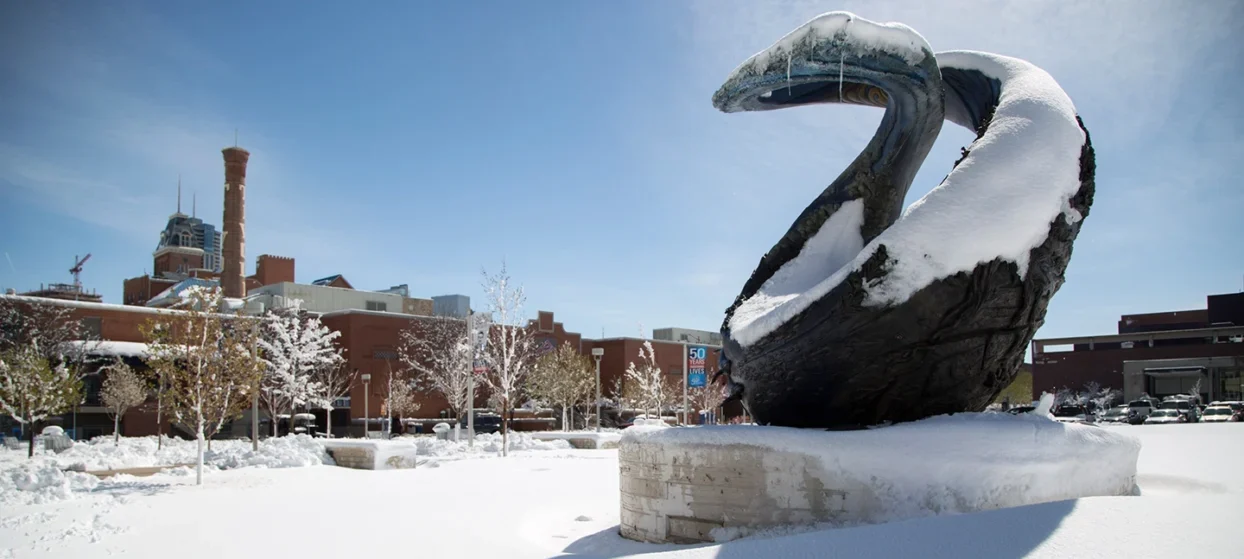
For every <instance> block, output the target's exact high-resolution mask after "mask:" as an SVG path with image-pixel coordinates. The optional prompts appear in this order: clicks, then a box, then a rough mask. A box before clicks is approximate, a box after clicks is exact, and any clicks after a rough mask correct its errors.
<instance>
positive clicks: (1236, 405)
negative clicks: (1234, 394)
mask: <svg viewBox="0 0 1244 559" xmlns="http://www.w3.org/2000/svg"><path fill="white" fill-rule="evenodd" d="M1209 405H1210V406H1227V407H1229V408H1231V409H1233V410H1235V411H1237V412H1240V413H1241V414H1244V402H1239V401H1235V400H1220V401H1217V402H1210V403H1209Z"/></svg>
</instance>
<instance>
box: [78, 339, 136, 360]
mask: <svg viewBox="0 0 1244 559" xmlns="http://www.w3.org/2000/svg"><path fill="white" fill-rule="evenodd" d="M65 345H67V346H69V347H71V348H74V349H81V350H83V351H84V352H85V353H86V354H87V355H95V356H106V357H147V356H148V355H149V354H150V349H149V348H148V346H147V344H144V343H141V342H114V341H106V340H105V341H93V340H73V341H68V342H65Z"/></svg>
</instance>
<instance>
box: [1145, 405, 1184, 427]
mask: <svg viewBox="0 0 1244 559" xmlns="http://www.w3.org/2000/svg"><path fill="white" fill-rule="evenodd" d="M1187 422H1188V420H1187V419H1186V418H1185V416H1184V414H1182V413H1179V410H1177V409H1171V408H1162V409H1157V410H1153V413H1151V414H1149V417H1146V418H1145V425H1161V424H1165V423H1187Z"/></svg>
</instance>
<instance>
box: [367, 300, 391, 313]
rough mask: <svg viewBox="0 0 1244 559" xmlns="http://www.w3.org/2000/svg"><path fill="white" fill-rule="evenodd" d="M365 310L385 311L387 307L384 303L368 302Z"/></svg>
mask: <svg viewBox="0 0 1244 559" xmlns="http://www.w3.org/2000/svg"><path fill="white" fill-rule="evenodd" d="M367 310H369V311H386V310H388V305H386V304H385V302H384V301H368V302H367Z"/></svg>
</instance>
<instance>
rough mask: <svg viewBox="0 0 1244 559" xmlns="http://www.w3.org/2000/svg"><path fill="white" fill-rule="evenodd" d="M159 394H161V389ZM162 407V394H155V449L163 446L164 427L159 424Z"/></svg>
mask: <svg viewBox="0 0 1244 559" xmlns="http://www.w3.org/2000/svg"><path fill="white" fill-rule="evenodd" d="M161 384H163V383H161ZM160 394H163V391H161V393H160ZM163 408H164V400H163V396H161V395H156V450H160V449H163V448H164V427H163V426H161V425H160V412H161V411H163Z"/></svg>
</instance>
